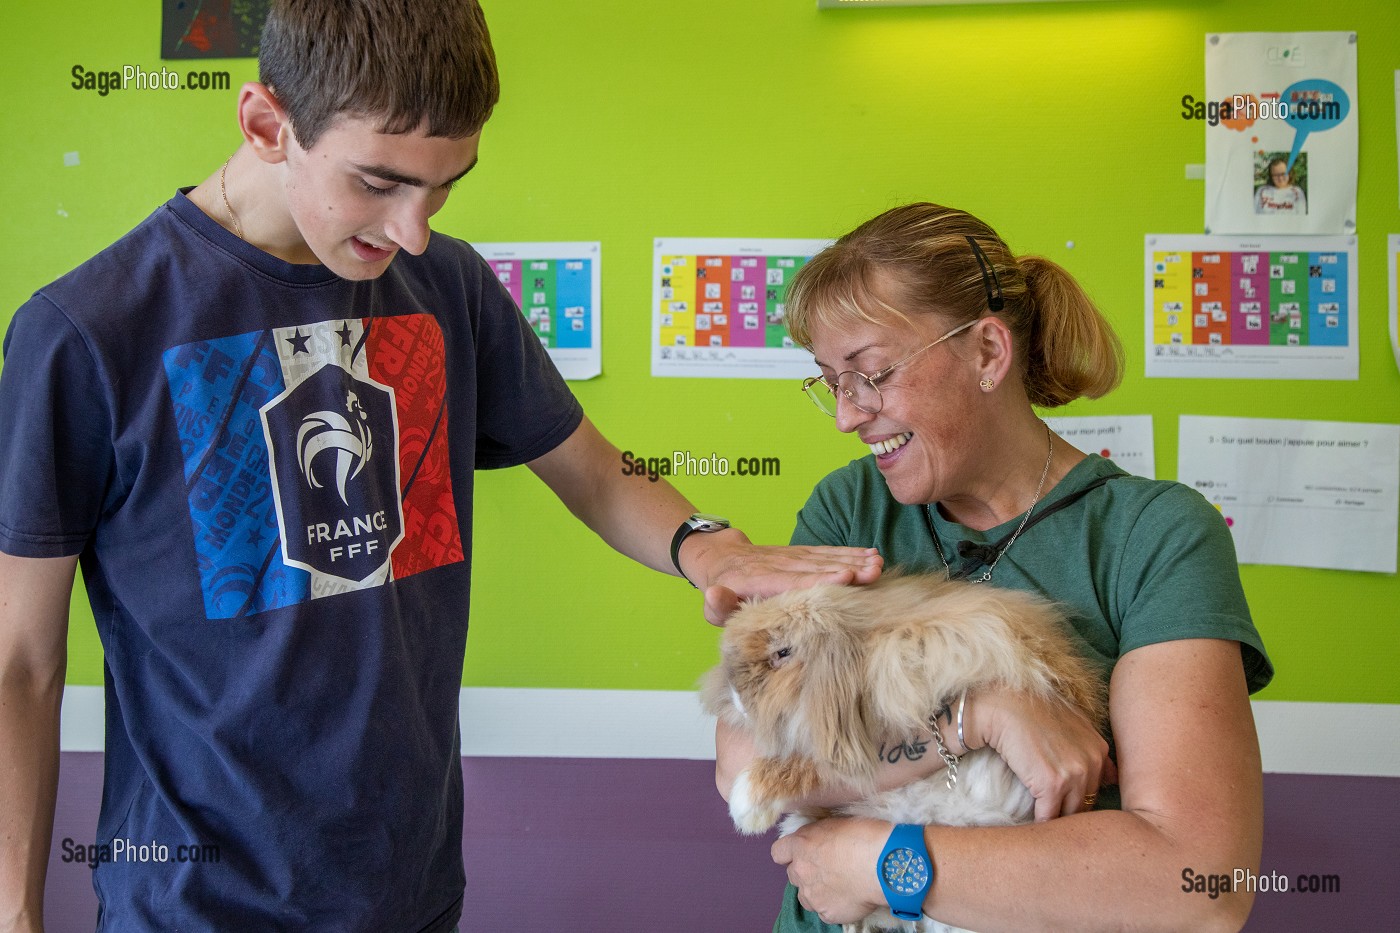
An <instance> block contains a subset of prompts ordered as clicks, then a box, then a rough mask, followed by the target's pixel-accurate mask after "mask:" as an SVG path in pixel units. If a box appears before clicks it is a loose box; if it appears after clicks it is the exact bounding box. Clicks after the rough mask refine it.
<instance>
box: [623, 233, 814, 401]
mask: <svg viewBox="0 0 1400 933" xmlns="http://www.w3.org/2000/svg"><path fill="white" fill-rule="evenodd" d="M830 243H831V241H830V240H752V239H751V240H741V239H667V238H658V239H657V240H656V242H655V260H654V263H653V267H652V324H651V374H652V375H653V376H700V377H705V378H725V377H731V378H732V377H740V378H748V379H802V378H805V377H807V376H813V375H816V373H817V367H816V364H815V363H813V362H812V354H810V353H808V352H807V351H806V350H804V349H802V348H801V347H799V346H798V345H797V344H796V343H794V342H793V339H792V337H790V336H789V335H788V332H787V327H786V325H785V322H784V298H785V296H786V295H787V289H788V285H789V284H790V283H791V282H792V277H793V275H795V274H796V272H797V270H798V269H800V268H802V267H803V266H804V265H805V264H806V263H807V260H809V259H811V258H812V256H814V255H816V254H817V253H818V252H820V251H821V250H822V249H824V248H825V247H826V246H828V245H829V244H830Z"/></svg>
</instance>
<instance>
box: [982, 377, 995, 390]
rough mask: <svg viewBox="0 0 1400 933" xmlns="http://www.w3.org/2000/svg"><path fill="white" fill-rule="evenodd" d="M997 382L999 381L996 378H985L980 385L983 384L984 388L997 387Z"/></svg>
mask: <svg viewBox="0 0 1400 933" xmlns="http://www.w3.org/2000/svg"><path fill="white" fill-rule="evenodd" d="M996 384H997V381H996V380H995V379H983V380H982V382H981V383H980V385H981V386H982V388H984V389H994V388H996Z"/></svg>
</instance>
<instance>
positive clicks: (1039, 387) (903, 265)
mask: <svg viewBox="0 0 1400 933" xmlns="http://www.w3.org/2000/svg"><path fill="white" fill-rule="evenodd" d="M969 237H971V238H973V239H974V240H975V241H976V243H977V246H978V248H979V249H980V251H981V252H982V254H983V255H984V256H985V257H986V261H987V263H988V264H989V267H984V266H983V264H982V263H981V262H979V260H978V256H977V253H976V252H975V251H974V250H973V247H972V244H971V243H969V242H968V238H969ZM993 275H995V279H993V278H992V276H993ZM877 279H878V281H877ZM989 289H991V290H993V291H996V290H999V291H1000V294H1001V296H1002V299H1003V301H1004V306H1003V307H1002V309H1001V310H999V311H996V312H995V314H996V316H997V317H999V318H1001V319H1002V320H1003V321H1004V322H1005V323H1006V326H1007V328H1008V329H1009V330H1010V331H1011V335H1012V339H1013V341H1014V343H1015V346H1016V354H1017V362H1018V363H1019V365H1020V368H1021V375H1022V378H1023V380H1024V382H1025V386H1026V394H1027V395H1028V396H1029V397H1030V400H1031V404H1033V405H1036V406H1038V407H1041V408H1054V407H1057V406H1060V405H1065V404H1067V403H1069V402H1072V401H1074V400H1075V399H1077V398H1080V397H1087V398H1098V397H1099V396H1101V395H1104V394H1106V393H1108V392H1109V391H1111V390H1112V389H1114V388H1115V387H1116V386H1117V385H1118V383H1119V382H1120V381H1121V380H1122V378H1123V347H1122V345H1121V344H1120V343H1119V341H1118V335H1117V334H1115V333H1114V332H1113V328H1112V326H1111V325H1110V324H1109V323H1108V321H1107V320H1105V319H1104V316H1103V314H1102V313H1100V311H1099V309H1098V308H1097V307H1096V306H1095V305H1094V303H1093V301H1091V300H1090V299H1089V296H1088V295H1086V294H1085V293H1084V290H1083V289H1082V288H1081V287H1080V286H1079V283H1078V282H1076V281H1075V280H1074V277H1073V276H1071V275H1070V274H1069V273H1068V272H1066V271H1065V270H1064V269H1063V268H1062V267H1061V266H1059V265H1058V264H1056V263H1054V262H1052V261H1050V260H1049V259H1045V258H1043V257H1040V256H1022V257H1020V258H1019V259H1018V258H1017V257H1015V256H1014V255H1012V253H1011V250H1010V249H1009V248H1008V247H1007V245H1006V244H1005V243H1004V242H1002V239H1001V237H999V236H997V233H996V231H995V230H993V229H992V228H991V227H989V226H987V224H985V223H983V222H982V221H981V220H979V219H977V218H976V217H974V216H972V215H971V214H969V213H967V212H966V211H960V210H955V209H953V208H950V207H943V206H941V205H938V204H926V203H923V204H908V205H905V206H903V207H896V208H894V209H893V210H889V211H886V212H885V213H883V214H881V215H879V216H878V217H875V218H873V219H871V220H868V221H866V222H865V223H863V224H861V225H860V226H859V227H857V228H856V229H855V230H852V231H851V232H850V233H848V234H846V235H845V236H843V237H841V239H839V240H837V241H836V242H835V243H834V244H832V245H831V246H829V247H827V248H826V249H825V250H823V251H822V252H821V253H819V254H817V255H816V256H815V257H813V259H812V261H811V262H809V263H807V265H805V266H803V267H802V269H800V270H799V271H798V273H797V275H796V276H795V277H794V278H793V281H792V285H791V287H790V289H789V291H788V293H787V303H786V305H787V306H786V320H787V326H788V331H789V332H790V333H791V334H792V336H793V339H794V340H796V341H797V342H798V343H800V344H802V345H803V346H804V347H807V348H809V349H810V348H811V346H812V332H813V330H815V329H816V328H819V327H837V328H839V327H841V326H842V325H843V324H844V325H849V324H852V323H855V322H857V321H865V322H869V323H875V324H882V325H884V324H889V323H891V319H894V320H906V321H907V320H909V319H910V317H911V316H912V315H915V314H937V315H940V316H942V317H944V318H946V319H947V321H948V326H949V328H950V329H951V328H952V327H956V326H958V325H959V324H964V323H966V322H968V321H974V320H976V319H978V318H980V317H983V316H984V315H986V314H989V313H993V312H991V310H990V308H989V301H988V294H989Z"/></svg>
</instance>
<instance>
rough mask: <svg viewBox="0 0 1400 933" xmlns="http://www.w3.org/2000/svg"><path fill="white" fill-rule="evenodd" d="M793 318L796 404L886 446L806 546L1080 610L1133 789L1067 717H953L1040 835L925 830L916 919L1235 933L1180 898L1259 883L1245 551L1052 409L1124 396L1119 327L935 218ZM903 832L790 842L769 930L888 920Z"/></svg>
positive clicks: (885, 241) (1260, 666)
mask: <svg viewBox="0 0 1400 933" xmlns="http://www.w3.org/2000/svg"><path fill="white" fill-rule="evenodd" d="M787 315H788V325H789V328H790V330H791V332H792V334H793V336H794V337H795V338H796V339H797V340H798V341H799V342H801V343H802V344H803V345H804V346H807V347H809V348H811V349H812V350H813V352H814V354H815V356H816V359H817V363H818V365H819V366H820V367H821V376H820V377H815V378H813V379H809V380H808V381H807V382H806V383H805V384H804V388H805V389H806V390H807V392H808V394H809V395H811V396H812V398H813V400H814V401H816V402H817V404H818V406H819V407H820V408H821V409H822V410H823V411H825V412H826V413H827V414H828V415H831V416H834V418H835V422H836V427H837V429H838V430H840V431H843V432H856V433H857V434H859V435H860V438H861V440H863V441H865V442H866V443H867V444H869V445H870V448H871V456H869V457H865V458H863V459H861V460H857V461H855V462H853V463H852V464H850V465H849V466H847V467H845V468H843V469H840V470H837V471H836V472H835V473H833V474H831V475H830V476H828V477H827V478H826V479H824V480H823V481H822V482H821V483H820V484H819V485H818V487H817V489H816V490H815V491H814V492H813V494H812V497H811V499H810V500H809V501H808V503H807V504H806V506H804V507H803V509H802V512H801V513H800V515H799V517H798V524H797V530H796V531H795V532H794V534H793V543H795V544H832V545H858V546H863V547H872V546H873V547H876V548H878V549H879V550H880V552H881V554H882V555H883V556H884V558H885V561H886V564H887V565H888V566H904V567H907V568H910V569H917V570H926V571H936V572H939V573H948V574H950V575H954V576H957V575H959V574H962V575H964V576H966V578H967V579H971V580H973V581H978V582H980V584H981V585H989V586H1003V587H1014V588H1019V589H1028V590H1033V591H1037V592H1040V593H1042V594H1044V595H1046V596H1048V597H1049V598H1051V599H1053V600H1056V601H1058V602H1060V603H1061V604H1063V605H1064V606H1065V607H1066V608H1067V609H1068V611H1069V612H1070V614H1071V617H1072V619H1073V624H1074V627H1075V629H1076V632H1077V635H1078V638H1079V640H1080V642H1081V644H1082V648H1083V650H1084V652H1085V654H1086V656H1087V657H1089V658H1090V659H1091V660H1093V661H1094V662H1095V663H1097V664H1098V665H1099V666H1100V667H1101V668H1102V670H1103V672H1104V677H1105V678H1106V679H1108V681H1109V684H1110V711H1111V719H1112V731H1113V741H1114V745H1115V747H1116V755H1115V756H1114V757H1116V768H1115V766H1114V763H1113V761H1112V760H1110V758H1109V755H1108V747H1107V745H1106V744H1105V743H1104V742H1103V740H1102V739H1101V738H1100V737H1099V736H1098V735H1097V733H1096V732H1095V731H1094V730H1093V728H1092V727H1091V726H1090V725H1089V724H1088V723H1087V722H1086V721H1084V720H1082V719H1079V718H1078V717H1075V716H1072V715H1069V714H1067V713H1065V712H1064V711H1062V710H1059V709H1056V708H1049V707H1047V706H1046V705H1045V704H1040V703H1037V702H1033V701H1031V700H1030V699H1029V698H1027V697H1023V696H1018V695H1016V694H1012V693H1009V692H1007V691H996V690H988V691H983V692H980V693H974V694H970V695H969V696H968V697H967V698H966V700H965V701H964V703H963V704H961V709H956V707H958V706H959V704H957V702H956V700H957V698H950V699H951V700H952V701H953V702H952V706H953V707H954V708H951V709H948V710H946V711H945V712H944V713H943V714H942V724H943V725H944V728H942V729H941V730H940V731H941V733H942V739H943V740H944V741H945V742H946V744H947V746H948V749H949V751H950V752H952V753H953V754H958V753H961V752H962V751H964V750H966V749H967V748H978V747H981V746H983V745H991V746H992V747H994V748H995V749H997V750H998V752H1000V753H1001V754H1002V755H1003V757H1005V759H1006V760H1007V762H1008V764H1009V765H1010V766H1011V767H1012V769H1013V770H1014V771H1015V772H1016V774H1017V775H1018V776H1019V777H1020V778H1021V779H1022V781H1023V782H1025V783H1026V785H1027V786H1028V787H1029V788H1030V789H1031V791H1032V792H1033V793H1034V795H1035V797H1036V822H1035V823H1032V824H1030V825H1026V826H1017V827H996V828H986V827H981V828H952V827H938V826H930V827H925V828H924V829H923V841H924V843H925V845H926V846H927V852H928V861H929V862H930V863H931V869H932V871H931V873H932V876H933V881H932V883H931V885H930V886H929V887H928V888H927V891H926V894H925V895H924V899H923V902H922V907H923V910H924V911H925V912H926V913H927V914H928V915H929V916H932V917H935V918H936V919H938V920H941V921H943V922H945V923H949V924H954V925H957V926H962V927H968V928H972V929H983V928H995V929H1007V928H1017V929H1029V930H1040V929H1076V930H1090V929H1095V928H1100V927H1105V928H1108V927H1111V928H1120V927H1122V926H1124V925H1132V926H1134V927H1135V928H1137V927H1140V928H1144V929H1146V928H1151V927H1154V926H1160V927H1162V928H1164V929H1172V930H1181V929H1215V928H1217V927H1219V928H1238V927H1239V926H1240V925H1242V924H1243V922H1244V918H1245V917H1246V916H1247V915H1248V912H1249V907H1250V904H1251V901H1252V898H1251V897H1250V896H1249V895H1248V894H1246V893H1245V892H1243V891H1241V892H1240V893H1238V894H1226V895H1225V896H1220V897H1216V898H1211V897H1208V896H1192V895H1193V894H1194V892H1193V891H1187V890H1183V879H1186V878H1188V876H1187V875H1186V874H1185V873H1184V869H1190V870H1191V874H1190V876H1189V877H1190V878H1194V877H1195V876H1196V875H1216V874H1222V873H1224V874H1228V873H1230V872H1231V871H1233V870H1234V869H1235V868H1249V869H1251V870H1254V871H1257V869H1258V865H1259V852H1260V845H1261V835H1262V826H1261V824H1262V789H1261V787H1262V777H1261V773H1260V760H1259V750H1258V741H1257V738H1256V736H1255V732H1254V722H1253V718H1252V714H1251V712H1250V707H1249V696H1248V694H1249V692H1250V691H1252V690H1257V689H1259V688H1260V687H1262V686H1264V685H1265V684H1266V683H1267V682H1268V680H1269V678H1270V677H1271V676H1272V669H1271V667H1270V664H1269V661H1268V659H1267V657H1266V656H1265V654H1264V650H1263V646H1262V644H1261V642H1260V639H1259V636H1258V633H1257V632H1256V631H1255V629H1254V626H1253V623H1252V622H1251V621H1250V617H1249V610H1248V607H1247V606H1246V604H1245V600H1244V595H1243V592H1242V589H1241V586H1240V582H1239V576H1238V572H1237V569H1236V563H1235V555H1234V547H1233V543H1232V542H1231V540H1230V535H1229V532H1228V531H1227V529H1226V527H1225V524H1224V522H1223V520H1222V519H1221V517H1220V516H1219V514H1218V513H1217V512H1216V511H1215V510H1214V509H1213V508H1212V507H1211V506H1210V504H1209V503H1207V502H1206V501H1205V500H1204V499H1203V498H1202V497H1201V496H1199V495H1198V494H1197V493H1195V492H1194V491H1193V490H1190V489H1188V488H1187V487H1184V486H1181V485H1180V484H1177V483H1169V482H1155V481H1150V480H1145V479H1141V478H1137V477H1130V476H1127V475H1125V474H1123V473H1122V471H1120V470H1118V468H1117V467H1115V466H1114V465H1113V464H1112V463H1111V462H1109V461H1107V460H1104V459H1102V458H1100V457H1097V456H1086V455H1085V454H1083V453H1081V452H1080V451H1078V450H1076V449H1075V448H1073V447H1072V446H1070V445H1069V444H1068V443H1067V442H1065V441H1064V440H1062V439H1060V438H1059V437H1057V436H1055V435H1054V434H1053V433H1052V432H1051V431H1050V430H1049V428H1047V427H1046V426H1045V424H1044V423H1043V422H1041V421H1040V420H1039V419H1038V418H1037V416H1036V414H1035V412H1034V411H1033V409H1032V406H1037V407H1041V408H1053V407H1056V406H1059V405H1063V404H1065V403H1067V402H1070V401H1072V400H1073V399H1075V398H1079V397H1081V396H1087V397H1097V396H1099V395H1102V394H1103V393H1105V392H1107V391H1109V390H1110V389H1111V388H1113V387H1114V386H1115V385H1116V384H1117V383H1118V381H1119V378H1120V375H1121V370H1122V361H1121V349H1120V348H1119V345H1118V341H1117V338H1116V337H1115V336H1114V334H1113V332H1112V330H1111V329H1110V327H1109V325H1108V324H1107V322H1106V321H1105V320H1104V319H1103V317H1102V316H1101V315H1100V314H1099V312H1098V310H1097V309H1096V308H1095V307H1094V306H1093V304H1092V303H1091V302H1090V301H1089V299H1088V298H1087V297H1086V296H1085V294H1084V292H1083V291H1082V290H1081V289H1080V288H1079V286H1078V284H1077V283H1076V282H1075V281H1074V280H1073V279H1072V278H1071V277H1070V276H1069V274H1068V273H1067V272H1065V271H1064V270H1063V269H1061V268H1060V267H1059V266H1057V265H1055V264H1054V263H1052V262H1050V261H1048V260H1045V259H1040V258H1033V257H1025V258H1021V259H1017V258H1016V257H1014V256H1013V255H1012V254H1011V252H1010V251H1009V250H1008V249H1007V247H1006V244H1004V243H1003V242H1002V241H1001V239H1000V238H999V237H998V236H997V234H996V233H995V232H994V231H993V230H992V229H991V228H990V227H988V226H987V225H986V224H984V223H982V222H981V221H979V220H978V219H976V218H975V217H972V216H971V215H969V214H966V213H964V212H962V211H957V210H952V209H949V208H945V207H940V206H937V205H933V204H912V205H909V206H906V207H901V208H896V209H894V210H891V211H889V212H887V213H885V214H882V215H880V216H879V217H876V218H875V219H873V220H871V221H869V222H867V223H865V224H863V225H862V226H860V227H859V228H857V229H856V230H855V231H853V232H852V233H850V234H848V235H847V236H845V237H843V238H842V239H841V240H840V241H838V242H837V243H836V244H835V245H833V246H832V247H831V248H829V249H827V250H826V251H824V252H823V253H822V254H820V255H819V256H817V257H815V258H814V259H813V260H812V261H811V262H810V263H809V264H808V265H807V266H806V267H805V268H804V269H802V271H801V272H800V273H799V275H798V276H797V278H796V279H795V280H794V283H793V286H792V289H791V291H790V292H789V295H788V304H787ZM958 713H961V714H962V718H961V726H962V730H961V732H962V734H961V741H960V740H959V729H958V726H957V725H956V724H955V722H954V719H955V717H956V716H957V715H958ZM892 738H899V739H905V740H907V745H906V746H905V748H907V749H908V750H911V751H914V752H915V753H916V754H920V753H921V752H922V750H923V749H927V750H928V753H927V754H923V755H922V757H920V758H919V759H918V760H916V761H910V760H909V756H907V755H906V756H900V761H899V763H898V764H888V763H883V762H882V765H881V768H882V775H883V777H882V784H883V785H884V786H886V787H890V786H897V785H899V784H901V783H905V782H907V781H909V780H913V779H915V778H918V777H922V776H925V775H927V774H930V773H932V772H933V771H935V770H937V768H941V767H942V762H941V760H940V759H939V757H938V756H937V755H934V754H933V753H932V750H933V747H934V744H933V742H932V741H931V736H929V735H923V736H909V737H892ZM718 740H719V762H718V778H719V783H720V787H721V790H722V791H723V792H725V793H726V794H727V792H728V788H729V786H730V785H731V783H732V781H733V778H734V776H735V775H736V774H737V773H738V771H739V770H741V769H742V767H743V766H744V764H745V762H746V760H747V758H748V756H749V755H751V749H750V747H749V746H748V744H747V742H746V737H745V736H743V735H742V734H737V733H735V732H733V731H730V730H727V729H721V731H720V733H719V736H718ZM935 763H936V764H937V767H935ZM1115 780H1116V781H1117V782H1118V784H1119V785H1120V786H1121V803H1120V801H1119V795H1118V793H1117V790H1118V788H1115V787H1112V786H1108V787H1105V789H1104V793H1103V795H1102V796H1099V794H1098V791H1099V788H1100V785H1101V784H1105V785H1112V784H1114V783H1115ZM840 793H841V792H840V789H832V798H831V799H829V800H823V801H820V802H822V803H834V802H837V800H838V799H839V797H840ZM1086 811H1092V812H1086ZM1052 817H1064V818H1061V819H1051V818H1052ZM891 835H892V827H891V826H890V825H889V824H888V823H879V822H877V821H869V820H855V819H844V818H833V819H828V820H824V821H821V822H818V823H814V824H811V825H809V826H807V827H804V828H803V829H801V830H799V831H798V832H797V833H795V834H793V835H791V836H788V837H785V838H783V839H780V840H778V842H777V843H775V844H774V846H773V856H774V858H775V860H776V861H778V862H779V863H780V864H783V865H786V866H787V869H788V877H789V879H790V880H791V881H792V882H793V883H794V885H795V886H796V890H794V888H793V887H791V886H790V887H789V889H788V892H787V896H786V898H785V901H784V905H783V909H782V914H781V916H780V917H779V920H778V924H777V926H776V927H775V930H776V931H784V933H787V931H798V930H823V929H829V927H827V926H825V925H824V924H823V923H822V921H825V922H826V923H842V922H852V921H854V920H857V919H859V918H860V917H863V916H865V915H866V914H867V913H869V912H870V911H872V910H874V909H875V908H876V907H878V906H882V905H884V904H885V902H886V898H885V892H884V891H883V890H882V888H881V886H880V884H879V882H878V879H877V876H876V872H875V871H874V870H873V869H874V867H875V865H876V861H877V858H878V857H879V856H880V853H881V850H882V848H883V847H884V846H885V844H886V841H887V840H889V839H890V838H891ZM1186 887H1187V888H1188V889H1189V888H1191V885H1190V884H1189V883H1188V884H1187V885H1186Z"/></svg>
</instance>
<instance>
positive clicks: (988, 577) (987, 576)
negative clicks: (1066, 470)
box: [924, 421, 1055, 583]
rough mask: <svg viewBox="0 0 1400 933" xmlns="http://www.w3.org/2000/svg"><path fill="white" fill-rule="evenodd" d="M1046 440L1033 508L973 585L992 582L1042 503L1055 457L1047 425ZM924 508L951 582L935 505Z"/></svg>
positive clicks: (1032, 501)
mask: <svg viewBox="0 0 1400 933" xmlns="http://www.w3.org/2000/svg"><path fill="white" fill-rule="evenodd" d="M1041 424H1045V422H1043V421H1042V422H1041ZM1045 440H1046V445H1047V447H1048V448H1049V449H1048V450H1047V451H1046V453H1045V468H1044V469H1043V470H1041V471H1040V482H1039V483H1038V484H1036V487H1035V496H1034V497H1033V498H1032V499H1031V507H1030V508H1028V509H1026V514H1025V515H1023V516H1021V524H1019V525H1017V526H1016V532H1015V534H1013V535H1012V536H1011V540H1010V541H1007V542H1006V546H1005V547H1003V548H1002V549H1001V550H1000V551H998V552H997V556H996V557H995V558H994V559H993V560H992V563H991V566H989V567H988V568H987V569H986V570H985V571H984V572H983V573H982V576H980V577H978V578H977V579H976V580H972V581H971V582H972V583H990V582H992V571H993V570H995V569H996V566H997V564H999V563H1001V559H1002V558H1003V557H1005V556H1006V552H1007V551H1009V550H1011V545H1013V544H1015V543H1016V539H1017V538H1019V537H1020V536H1021V532H1022V531H1023V530H1024V529H1025V527H1026V522H1029V521H1030V520H1031V513H1032V512H1034V511H1035V507H1036V504H1037V503H1038V502H1040V494H1041V492H1043V491H1044V489H1045V478H1046V477H1047V476H1049V475H1050V461H1051V460H1053V459H1054V457H1055V435H1054V434H1053V433H1051V431H1050V425H1048V424H1046V425H1045ZM924 508H925V509H927V510H928V528H929V531H930V532H932V533H933V549H934V550H935V551H937V552H938V559H939V560H941V561H942V562H943V573H944V576H945V577H946V578H947V579H950V580H951V579H952V577H953V568H952V567H951V566H950V565H949V564H948V558H946V557H944V556H943V545H941V544H939V543H938V526H937V525H935V524H934V521H933V503H932V502H930V503H929V504H928V505H926V506H924Z"/></svg>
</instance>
